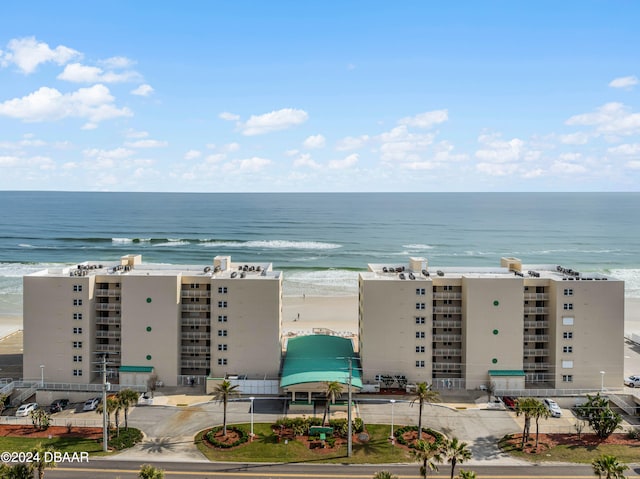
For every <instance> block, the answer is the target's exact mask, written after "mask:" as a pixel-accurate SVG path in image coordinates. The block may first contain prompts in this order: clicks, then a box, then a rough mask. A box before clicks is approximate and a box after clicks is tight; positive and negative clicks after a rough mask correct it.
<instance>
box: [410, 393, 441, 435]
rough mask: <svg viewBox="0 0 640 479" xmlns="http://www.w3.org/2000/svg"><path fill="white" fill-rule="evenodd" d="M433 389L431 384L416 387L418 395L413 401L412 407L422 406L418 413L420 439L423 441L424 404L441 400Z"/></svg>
mask: <svg viewBox="0 0 640 479" xmlns="http://www.w3.org/2000/svg"><path fill="white" fill-rule="evenodd" d="M431 387H432V385H431V384H427V383H418V384H417V385H416V394H415V396H413V399H412V400H411V406H413V405H414V403H418V405H419V406H420V409H419V412H418V439H422V409H423V408H424V403H425V402H427V403H431V402H435V401H438V400H439V399H440V394H439V393H438V391H434V390H433V389H431Z"/></svg>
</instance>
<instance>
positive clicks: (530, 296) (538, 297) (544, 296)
mask: <svg viewBox="0 0 640 479" xmlns="http://www.w3.org/2000/svg"><path fill="white" fill-rule="evenodd" d="M524 299H525V300H526V301H548V300H549V293H524Z"/></svg>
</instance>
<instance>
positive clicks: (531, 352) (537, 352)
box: [523, 349, 549, 357]
mask: <svg viewBox="0 0 640 479" xmlns="http://www.w3.org/2000/svg"><path fill="white" fill-rule="evenodd" d="M523 354H524V356H525V357H532V356H533V357H543V356H549V350H548V349H525V350H524V351H523Z"/></svg>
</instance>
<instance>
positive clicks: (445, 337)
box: [433, 334, 462, 343]
mask: <svg viewBox="0 0 640 479" xmlns="http://www.w3.org/2000/svg"><path fill="white" fill-rule="evenodd" d="M433 341H436V342H444V341H446V342H453V343H459V342H460V341H462V335H461V334H434V335H433Z"/></svg>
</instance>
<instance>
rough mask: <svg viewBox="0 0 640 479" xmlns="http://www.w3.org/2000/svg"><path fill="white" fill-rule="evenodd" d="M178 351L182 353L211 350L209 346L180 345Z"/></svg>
mask: <svg viewBox="0 0 640 479" xmlns="http://www.w3.org/2000/svg"><path fill="white" fill-rule="evenodd" d="M180 352H181V353H182V354H185V353H198V354H200V353H201V354H207V353H210V352H211V346H185V345H181V346H180Z"/></svg>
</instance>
